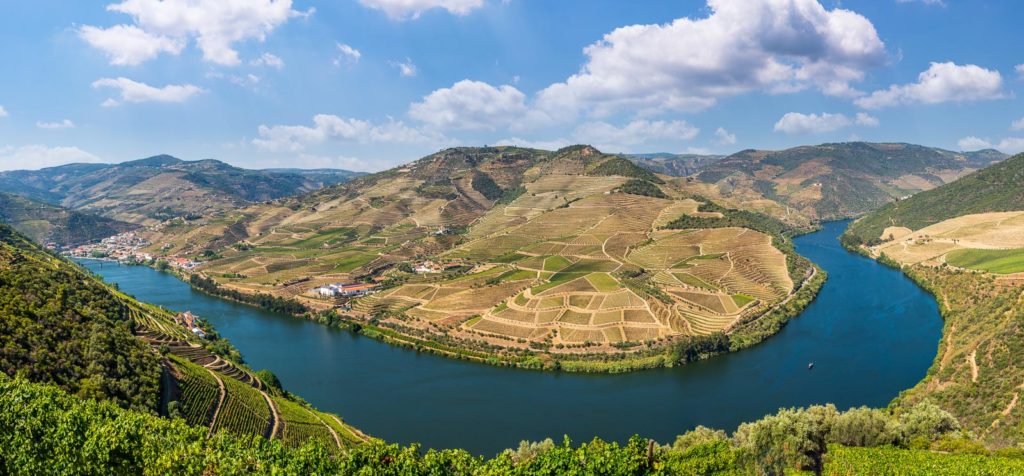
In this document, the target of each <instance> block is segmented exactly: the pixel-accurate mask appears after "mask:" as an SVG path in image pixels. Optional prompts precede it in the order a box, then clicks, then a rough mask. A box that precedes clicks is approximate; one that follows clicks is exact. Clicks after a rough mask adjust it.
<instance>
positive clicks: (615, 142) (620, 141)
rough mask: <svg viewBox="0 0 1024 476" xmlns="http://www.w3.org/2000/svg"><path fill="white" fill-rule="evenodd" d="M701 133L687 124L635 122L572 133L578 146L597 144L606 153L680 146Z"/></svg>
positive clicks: (602, 124) (599, 124) (583, 126)
mask: <svg viewBox="0 0 1024 476" xmlns="http://www.w3.org/2000/svg"><path fill="white" fill-rule="evenodd" d="M699 133H700V129H698V128H696V127H694V126H691V125H690V124H688V123H687V122H686V121H646V120H642V119H638V120H634V121H632V122H630V123H628V124H626V125H625V126H622V127H617V126H613V125H611V124H608V123H607V122H602V121H598V122H587V123H583V124H580V125H579V126H577V127H576V130H574V131H573V138H574V139H576V141H577V142H581V143H587V144H594V146H596V147H597V148H598V149H601V150H602V151H605V152H627V151H630V150H631V149H633V148H636V147H640V146H645V145H649V144H653V143H678V142H682V141H688V140H691V139H693V138H694V137H697V134H699Z"/></svg>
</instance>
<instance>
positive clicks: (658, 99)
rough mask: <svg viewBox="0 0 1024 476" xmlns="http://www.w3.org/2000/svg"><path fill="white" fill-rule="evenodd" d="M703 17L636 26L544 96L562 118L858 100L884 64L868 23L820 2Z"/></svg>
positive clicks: (720, 9) (779, 2)
mask: <svg viewBox="0 0 1024 476" xmlns="http://www.w3.org/2000/svg"><path fill="white" fill-rule="evenodd" d="M707 3H708V7H709V9H710V10H711V14H710V15H709V16H708V17H706V18H698V19H691V18H680V19H677V20H675V21H673V22H671V23H668V24H664V25H632V26H626V27H622V28H618V29H616V30H614V31H612V32H611V33H608V34H606V35H605V36H604V37H603V38H602V39H601V40H600V41H598V42H596V43H594V44H592V45H590V46H588V47H586V48H585V49H584V53H585V55H586V56H587V61H586V63H585V64H584V66H583V68H582V69H581V70H580V72H579V73H577V74H575V75H573V76H571V77H570V78H568V79H567V80H566V81H565V82H561V83H555V84H553V85H551V86H549V87H548V88H546V89H545V90H543V91H542V92H540V93H539V97H538V103H539V105H540V106H541V107H542V108H545V109H547V110H549V111H558V112H559V113H560V114H562V115H565V114H566V113H572V112H577V111H589V112H591V113H594V114H596V115H598V116H602V115H609V114H612V113H614V112H616V111H619V110H630V111H638V112H639V113H641V114H645V113H659V112H665V111H695V110H700V109H704V108H707V107H710V106H712V105H714V104H715V102H716V99H717V98H719V97H723V96H730V95H736V94H740V93H744V92H748V91H752V90H764V91H768V92H772V93H785V92H793V91H799V90H803V89H806V88H808V87H816V88H818V89H819V90H821V91H822V92H824V93H826V94H830V95H841V96H855V95H858V94H860V93H859V92H858V91H857V90H856V89H854V88H853V87H852V86H851V85H850V83H851V82H855V81H860V80H862V79H863V77H864V74H865V70H866V69H868V68H870V67H874V66H877V65H881V64H883V63H884V62H885V59H886V58H885V57H886V53H885V45H884V43H883V42H882V40H881V39H879V37H878V34H877V32H876V31H875V28H874V26H873V25H872V24H871V22H870V21H869V20H868V19H867V18H865V17H863V16H861V15H859V14H857V13H854V12H851V11H849V10H843V9H839V8H836V9H832V10H827V9H826V8H825V7H823V6H822V5H821V4H820V3H818V1H817V0H749V1H744V2H736V1H730V0H708V2H707Z"/></svg>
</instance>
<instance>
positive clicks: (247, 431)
mask: <svg viewBox="0 0 1024 476" xmlns="http://www.w3.org/2000/svg"><path fill="white" fill-rule="evenodd" d="M221 381H222V382H223V383H224V388H225V390H226V394H225V396H224V404H223V405H222V407H221V408H220V410H219V411H218V413H217V420H216V421H215V422H213V432H214V433H217V432H219V431H229V432H232V433H237V434H242V435H260V436H266V437H270V436H271V429H272V428H273V420H272V417H271V411H270V406H269V405H268V404H267V401H266V399H264V398H263V394H261V393H260V391H259V390H256V389H254V388H252V387H251V386H249V385H246V384H243V383H241V382H239V381H237V380H235V379H231V378H224V379H221Z"/></svg>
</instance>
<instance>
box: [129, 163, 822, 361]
mask: <svg viewBox="0 0 1024 476" xmlns="http://www.w3.org/2000/svg"><path fill="white" fill-rule="evenodd" d="M729 205H730V206H732V204H729ZM775 209H776V210H779V209H781V207H779V206H778V205H776V208H775ZM743 213H749V216H748V215H743ZM741 215H742V218H741V219H737V218H735V217H736V216H741ZM681 216H693V217H704V218H720V220H708V221H704V222H701V223H699V224H697V225H691V224H689V223H686V222H680V221H678V220H677V219H678V218H679V217H681ZM751 217H758V218H756V219H752V218H751ZM793 231H795V227H794V226H792V225H790V224H787V223H783V222H781V221H779V220H776V219H774V218H771V217H768V216H765V215H761V214H758V213H752V212H741V211H740V210H737V209H734V208H726V207H721V206H718V205H717V204H713V203H711V200H710V199H708V198H705V197H703V196H700V195H697V194H695V193H693V191H692V190H689V189H688V188H687V182H686V181H685V180H682V181H681V180H666V179H664V178H662V177H661V176H658V175H656V174H654V173H652V172H650V171H648V170H645V169H643V168H641V167H638V166H637V165H635V164H634V163H632V162H630V161H629V160H626V159H625V158H623V157H621V156H617V155H609V154H604V153H601V152H600V151H598V150H597V149H594V148H593V147H590V146H582V145H580V146H572V147H567V148H564V149H561V150H558V151H552V152H549V151H542V150H536V149H521V148H515V147H491V148H456V149H448V150H445V151H442V152H439V153H437V154H433V155H430V156H427V157H424V158H422V159H420V160H417V161H415V162H412V163H410V164H408V165H405V166H402V167H398V168H395V169H392V170H389V171H385V172H381V173H378V174H373V175H369V176H365V177H360V178H357V179H355V180H352V181H351V182H348V183H346V184H343V185H339V186H335V187H330V188H327V189H324V190H320V191H317V192H314V193H311V194H308V195H305V196H301V197H297V198H294V199H288V200H282V201H279V202H274V203H271V204H261V205H257V206H254V207H250V208H248V209H245V210H242V211H241V212H239V213H237V214H234V215H231V216H226V217H224V218H222V219H210V220H205V221H197V222H194V223H180V224H169V225H167V226H165V227H163V228H161V229H160V230H157V231H155V232H153V233H151V234H150V235H149V241H150V242H151V243H152V247H151V251H152V252H153V253H157V252H167V253H171V254H177V255H190V256H200V255H205V256H213V259H211V260H209V261H208V262H207V263H205V264H203V265H202V266H200V268H199V270H200V272H201V273H202V274H203V275H205V276H206V277H208V278H211V279H212V280H214V281H215V282H216V285H217V286H222V287H223V288H224V289H225V290H226V291H222V292H239V293H243V294H249V295H252V294H257V293H269V294H272V295H275V296H278V297H281V298H286V299H296V300H299V301H300V302H301V303H303V304H304V305H305V306H307V307H309V308H313V309H330V308H332V307H341V303H338V302H335V301H333V300H330V299H322V298H319V297H318V296H317V295H316V294H315V293H314V292H313V290H314V288H316V287H318V286H321V285H325V284H330V283H344V282H366V281H371V280H374V281H375V282H381V283H383V284H382V285H381V286H380V287H379V288H378V290H377V291H378V292H376V293H375V294H374V295H372V296H367V297H364V298H360V299H356V300H354V301H353V302H350V303H346V304H345V306H348V305H351V309H347V308H346V309H345V310H343V312H342V318H343V319H345V320H348V321H349V322H353V323H358V324H359V325H360V326H363V327H366V326H368V325H370V324H371V323H372V325H373V326H374V327H378V329H376V330H374V331H373V332H376V333H378V334H380V333H384V334H388V333H397V334H398V335H401V336H404V337H403V339H404V340H405V341H406V342H407V343H409V342H419V343H421V344H423V345H432V346H434V347H435V349H436V350H440V351H442V353H463V352H465V355H466V356H468V357H471V358H475V359H484V360H486V359H488V358H497V359H499V360H500V361H505V362H507V363H511V364H515V365H522V366H531V367H539V366H544V367H561V368H563V369H568V370H627V369H629V368H636V367H651V366H662V365H674V364H676V363H679V362H680V361H681V360H685V359H693V358H696V357H697V356H698V355H699V354H700V355H704V354H710V353H715V352H721V351H726V350H730V349H736V348H741V347H744V346H747V345H751V344H752V343H754V342H756V341H758V340H760V339H763V338H764V337H765V336H766V335H768V334H770V333H771V331H768V330H766V329H774V330H777V329H778V325H779V322H781V321H784V320H785V319H786V318H787V317H789V316H791V315H792V314H793V313H794V312H796V310H797V309H798V308H800V307H801V306H803V305H804V304H806V302H807V301H809V299H810V296H813V294H814V292H815V290H816V287H815V286H817V285H820V281H821V280H822V279H823V276H821V275H818V276H816V278H817V279H815V280H814V282H813V283H812V285H811V286H803V284H804V282H805V280H807V278H808V276H811V274H812V271H811V268H810V266H809V264H808V263H807V262H806V260H802V258H799V257H797V256H796V255H795V254H794V253H793V252H792V250H791V248H790V247H789V245H788V243H787V238H786V235H787V234H789V233H791V232H793ZM424 266H426V267H427V268H428V270H427V271H422V268H423V267H424ZM415 267H420V268H421V271H419V272H417V271H415V270H414V268H415ZM204 287H206V288H211V290H212V286H211V285H208V284H204ZM797 294H799V296H797V299H790V297H791V296H794V295H797ZM805 294H809V295H805ZM783 301H786V302H792V308H789V307H787V308H786V309H785V310H780V309H779V308H778V306H779V305H780V303H782V302H783ZM768 314H771V315H772V317H771V319H768V320H767V321H771V322H774V324H771V325H766V326H764V327H761V326H760V325H752V324H751V323H752V322H753V321H758V320H759V318H760V317H762V316H765V315H768ZM385 328H386V331H385V330H384V329H385ZM719 334H723V335H724V334H731V335H733V338H731V339H729V338H720V337H717V336H718V335H719ZM388 335H391V334H388ZM417 345H420V344H417ZM693 346H698V347H699V346H706V348H705V347H701V348H702V349H703V350H701V351H699V352H697V351H693V350H692V347H693ZM612 354H617V355H626V356H629V357H630V358H631V359H632V360H633V361H632V362H629V363H624V362H614V361H609V360H606V356H607V355H612ZM552 358H554V359H555V360H558V362H553V361H552ZM570 361H571V362H575V363H572V364H570V363H569V362H570Z"/></svg>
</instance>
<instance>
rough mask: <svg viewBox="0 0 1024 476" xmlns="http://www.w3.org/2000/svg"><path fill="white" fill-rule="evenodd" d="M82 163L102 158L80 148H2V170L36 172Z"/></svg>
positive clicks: (0, 157) (0, 163)
mask: <svg viewBox="0 0 1024 476" xmlns="http://www.w3.org/2000/svg"><path fill="white" fill-rule="evenodd" d="M82 162H94V163H95V162H100V158H99V157H97V156H95V155H93V154H90V153H89V152H86V151H84V150H82V149H79V148H78V147H48V146H45V145H39V144H35V145H24V146H20V147H14V146H10V145H8V146H4V147H0V170H21V169H31V170H35V169H41V168H43V167H53V166H55V165H64V164H70V163H82Z"/></svg>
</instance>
